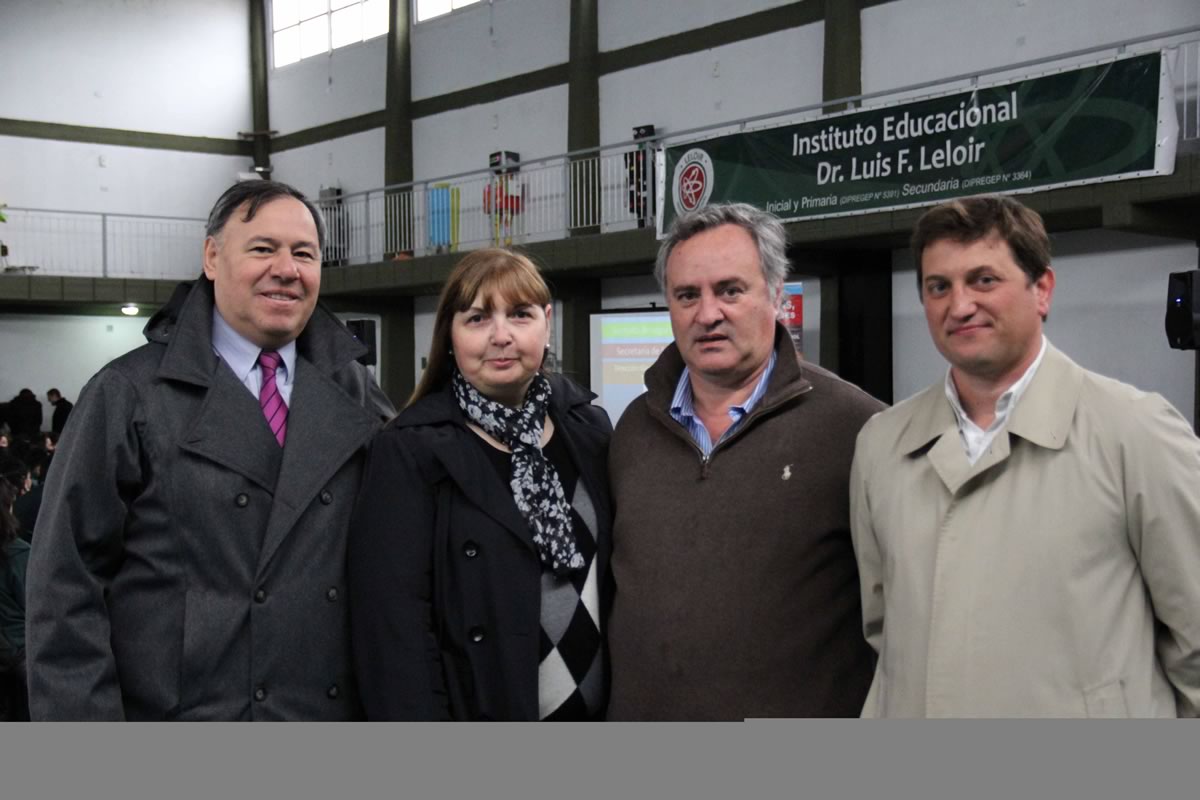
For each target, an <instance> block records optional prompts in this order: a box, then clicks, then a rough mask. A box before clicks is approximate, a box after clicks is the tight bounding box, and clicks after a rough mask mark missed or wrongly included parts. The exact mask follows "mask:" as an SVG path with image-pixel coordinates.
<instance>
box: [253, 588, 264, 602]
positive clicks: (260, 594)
mask: <svg viewBox="0 0 1200 800" xmlns="http://www.w3.org/2000/svg"><path fill="white" fill-rule="evenodd" d="M266 601H267V590H266V589H259V590H258V591H256V592H255V593H254V602H256V603H265V602H266Z"/></svg>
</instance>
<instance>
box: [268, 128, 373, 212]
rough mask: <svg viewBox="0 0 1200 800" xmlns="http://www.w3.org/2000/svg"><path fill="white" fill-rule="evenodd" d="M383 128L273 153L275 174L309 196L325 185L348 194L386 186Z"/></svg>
mask: <svg viewBox="0 0 1200 800" xmlns="http://www.w3.org/2000/svg"><path fill="white" fill-rule="evenodd" d="M385 138H386V137H385V135H384V130H383V128H375V129H373V130H369V131H364V132H363V133H355V134H351V135H350V136H343V137H341V138H340V139H331V140H329V141H327V142H320V143H318V144H312V145H308V146H306V147H297V148H295V149H294V150H284V151H283V152H281V153H275V154H273V155H272V156H271V166H272V167H274V170H275V171H274V172H273V173H272V175H271V177H273V178H275V179H276V180H281V181H284V182H286V183H290V184H291V185H293V186H295V187H296V188H297V189H299V190H300V191H302V192H304V193H305V194H306V195H308V196H309V197H313V198H315V197H317V192H318V191H319V190H320V189H322V188H325V187H331V186H338V187H341V189H342V191H343V192H345V193H347V194H348V193H350V192H359V191H364V190H367V189H378V188H379V187H380V186H383V161H384V150H385Z"/></svg>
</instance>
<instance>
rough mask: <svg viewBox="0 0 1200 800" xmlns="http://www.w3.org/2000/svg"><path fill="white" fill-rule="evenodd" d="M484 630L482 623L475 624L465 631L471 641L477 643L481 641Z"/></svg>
mask: <svg viewBox="0 0 1200 800" xmlns="http://www.w3.org/2000/svg"><path fill="white" fill-rule="evenodd" d="M483 635H484V630H483V626H482V625H476V626H475V627H473V628H471V630H469V631H467V636H469V637H471V641H472V642H475V643H476V644H479V643H480V642H482V641H483Z"/></svg>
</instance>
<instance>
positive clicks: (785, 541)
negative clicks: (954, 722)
mask: <svg viewBox="0 0 1200 800" xmlns="http://www.w3.org/2000/svg"><path fill="white" fill-rule="evenodd" d="M775 352H776V354H777V356H778V360H777V362H776V365H775V371H774V373H773V374H772V376H771V381H770V383H769V384H768V388H767V393H766V394H765V395H764V396H763V398H762V400H761V401H760V402H759V404H758V405H757V406H756V407H755V408H754V409H753V410H752V411H751V413H750V415H749V416H748V417H747V418H746V419H745V420H744V421H743V423H742V424H741V426H740V427H739V428H738V429H737V430H736V431H735V432H734V433H733V434H732V435H731V436H730V437H729V438H728V439H726V440H725V441H723V442H721V443H719V444H718V445H717V446H716V448H715V449H714V450H713V452H712V455H711V456H710V457H709V458H708V459H707V460H705V459H703V458H702V457H701V455H700V449H699V447H698V446H697V445H696V443H695V442H694V441H693V440H692V438H691V437H690V436H689V435H688V432H687V431H686V429H684V427H683V426H681V425H680V424H679V423H677V422H676V421H675V420H674V419H672V418H671V415H670V408H669V406H670V402H671V398H672V396H673V394H674V392H675V386H676V384H677V383H678V381H679V376H680V374H682V372H683V360H682V358H681V357H680V355H679V351H678V349H677V348H676V347H675V345H673V344H672V345H671V346H670V347H668V348H667V349H666V350H665V351H663V353H662V355H661V356H660V357H659V359H658V361H657V362H656V363H655V364H654V366H653V367H651V368H650V370H649V371H647V373H646V386H647V389H648V391H647V393H646V394H644V395H642V396H641V397H639V398H638V399H637V400H635V401H634V402H633V403H632V404H631V405H630V406H629V408H628V409H627V410H626V412H625V414H624V415H623V416H622V417H621V421H620V423H619V424H618V426H617V430H616V433H615V434H614V436H613V439H612V445H611V449H610V457H609V473H610V477H611V481H612V491H613V499H614V502H615V505H616V522H615V526H614V535H613V547H614V550H613V559H612V569H613V575H614V577H615V579H616V584H617V592H616V598H615V602H614V604H613V610H612V615H611V617H610V622H609V626H608V641H609V652H610V655H611V659H612V661H611V663H612V694H611V699H610V702H609V712H608V718H609V719H626V720H632V719H657V720H694V719H744V718H749V717H813V716H816V717H841V716H857V715H858V713H859V711H860V710H861V709H862V703H863V700H864V699H865V697H866V694H867V688H868V687H869V685H870V682H871V675H872V672H873V670H874V655H873V653H872V651H871V649H870V648H869V647H868V646H867V644H866V641H865V640H864V639H863V635H862V614H861V606H860V601H859V585H858V569H857V566H856V563H855V559H854V550H853V547H852V545H851V541H850V523H849V495H848V482H849V475H850V461H851V459H852V457H853V455H854V440H855V437H856V436H857V435H858V431H859V429H860V428H861V427H862V426H863V424H864V423H865V422H866V421H867V419H869V418H870V417H871V416H872V415H873V414H875V413H876V412H878V411H880V410H882V409H883V408H884V406H883V404H881V403H880V402H879V401H877V400H875V399H874V398H872V397H870V396H869V395H867V394H866V393H865V392H863V391H862V390H860V389H858V388H857V387H855V386H853V385H851V384H849V383H846V382H845V381H843V380H841V379H840V378H838V377H837V376H836V375H833V374H832V373H830V372H828V371H826V370H823V369H821V368H819V367H816V366H813V365H811V364H807V363H801V362H800V361H799V360H798V358H797V356H796V352H795V349H794V348H793V347H792V342H791V339H790V338H789V337H788V335H787V333H786V331H784V329H783V328H782V327H781V326H777V328H776V335H775Z"/></svg>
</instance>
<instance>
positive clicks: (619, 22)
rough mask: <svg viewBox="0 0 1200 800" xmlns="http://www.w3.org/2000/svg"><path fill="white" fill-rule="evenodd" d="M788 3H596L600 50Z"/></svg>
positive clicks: (625, 0) (674, 0) (765, 0)
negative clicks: (597, 5)
mask: <svg viewBox="0 0 1200 800" xmlns="http://www.w3.org/2000/svg"><path fill="white" fill-rule="evenodd" d="M806 1H807V2H810V3H812V2H818V0H806ZM790 2H793V0H739V2H736V3H732V2H729V0H654V2H646V0H604V2H603V3H599V11H598V16H599V19H598V20H597V21H598V23H599V38H600V49H601V50H602V51H604V50H618V49H620V48H622V47H628V46H629V45H631V44H638V43H639V42H646V41H650V40H651V39H658V38H661V37H663V36H670V35H671V34H673V33H682V32H683V31H688V30H693V29H695V28H702V27H704V26H706V25H713V24H715V23H718V22H723V21H725V20H727V19H734V18H736V17H744V16H746V15H747V14H753V13H754V12H756V11H764V10H766V9H768V8H773V7H775V6H783V5H787V4H788V3H790ZM564 5H565V4H564Z"/></svg>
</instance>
